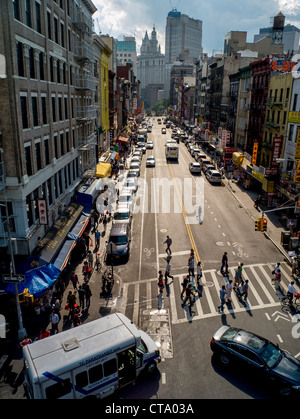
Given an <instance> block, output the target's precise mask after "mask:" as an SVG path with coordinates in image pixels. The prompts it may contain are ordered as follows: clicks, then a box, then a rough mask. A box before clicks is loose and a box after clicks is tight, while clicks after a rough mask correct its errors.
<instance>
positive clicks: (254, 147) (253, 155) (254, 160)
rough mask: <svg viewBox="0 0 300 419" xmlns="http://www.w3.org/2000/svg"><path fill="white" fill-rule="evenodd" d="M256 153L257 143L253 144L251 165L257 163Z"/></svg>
mask: <svg viewBox="0 0 300 419" xmlns="http://www.w3.org/2000/svg"><path fill="white" fill-rule="evenodd" d="M257 152H258V142H255V143H254V144H253V153H252V164H254V165H255V164H256V161H257Z"/></svg>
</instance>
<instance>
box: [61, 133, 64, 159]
mask: <svg viewBox="0 0 300 419" xmlns="http://www.w3.org/2000/svg"><path fill="white" fill-rule="evenodd" d="M64 154H65V152H64V134H60V155H61V156H63V155H64Z"/></svg>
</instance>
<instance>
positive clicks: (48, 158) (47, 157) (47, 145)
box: [44, 140, 50, 166]
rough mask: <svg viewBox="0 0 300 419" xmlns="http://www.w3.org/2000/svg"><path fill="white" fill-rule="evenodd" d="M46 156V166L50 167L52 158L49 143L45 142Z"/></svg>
mask: <svg viewBox="0 0 300 419" xmlns="http://www.w3.org/2000/svg"><path fill="white" fill-rule="evenodd" d="M44 155H45V164H46V166H48V164H50V156H49V141H48V140H44Z"/></svg>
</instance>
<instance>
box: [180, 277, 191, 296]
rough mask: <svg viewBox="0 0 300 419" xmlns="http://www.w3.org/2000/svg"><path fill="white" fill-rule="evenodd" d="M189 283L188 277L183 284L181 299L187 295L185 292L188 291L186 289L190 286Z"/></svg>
mask: <svg viewBox="0 0 300 419" xmlns="http://www.w3.org/2000/svg"><path fill="white" fill-rule="evenodd" d="M188 283H189V279H188V277H187V276H186V277H185V278H184V279H183V282H182V284H181V285H182V291H181V295H180V298H182V297H183V294H184V293H185V291H186V288H187V286H188Z"/></svg>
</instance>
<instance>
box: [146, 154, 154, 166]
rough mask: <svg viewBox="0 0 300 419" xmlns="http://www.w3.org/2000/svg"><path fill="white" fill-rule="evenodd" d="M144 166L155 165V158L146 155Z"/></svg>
mask: <svg viewBox="0 0 300 419" xmlns="http://www.w3.org/2000/svg"><path fill="white" fill-rule="evenodd" d="M146 167H155V158H154V156H149V157H147V160H146Z"/></svg>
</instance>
